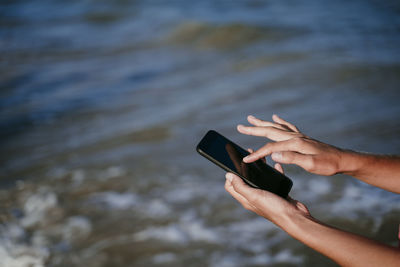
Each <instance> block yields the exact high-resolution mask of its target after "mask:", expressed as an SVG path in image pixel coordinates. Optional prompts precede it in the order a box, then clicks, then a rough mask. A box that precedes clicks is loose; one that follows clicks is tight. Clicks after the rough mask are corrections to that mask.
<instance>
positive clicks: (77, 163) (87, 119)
mask: <svg viewBox="0 0 400 267" xmlns="http://www.w3.org/2000/svg"><path fill="white" fill-rule="evenodd" d="M399 12H400V6H399V4H398V2H397V1H384V2H380V1H351V2H349V1H320V0H319V1H316V0H315V1H312V0H310V1H301V2H294V1H257V0H253V1H251V0H248V1H214V0H205V1H187V0H186V1H178V0H177V1H156V0H154V1H150V0H143V1H140V0H139V1H133V0H132V1H130V0H127V1H120V0H116V1H93V0H88V1H65V0H58V1H40V2H32V1H25V0H21V1H3V2H2V3H1V4H0V14H1V15H0V53H1V56H0V71H1V76H0V88H1V91H0V94H1V98H0V137H1V139H0V145H1V154H0V159H1V174H0V176H1V178H0V185H1V187H0V208H1V209H0V210H1V213H0V220H1V221H0V222H1V224H0V259H1V260H0V266H265V265H268V266H320V265H325V266H335V264H334V263H333V262H331V261H330V260H328V259H326V258H324V257H323V256H319V255H318V254H317V253H316V252H314V251H312V250H311V249H309V248H307V247H305V246H304V245H302V244H301V243H299V242H298V241H295V240H294V239H292V238H291V237H289V236H288V235H287V234H286V233H285V232H283V231H282V230H280V229H279V228H277V227H276V226H274V225H273V224H272V223H270V222H268V221H266V220H265V219H263V218H260V217H258V216H256V215H255V214H252V213H250V212H248V211H246V210H244V209H243V208H242V207H241V206H240V205H239V204H238V203H237V202H236V201H234V200H233V199H232V197H231V196H230V195H229V194H227V193H226V192H225V190H224V188H223V185H224V180H225V179H224V172H223V171H222V170H220V169H219V168H217V167H215V166H214V165H212V164H210V163H209V162H208V161H206V160H204V159H203V158H202V157H200V156H199V155H198V154H197V153H196V152H195V145H196V144H197V142H198V141H199V140H200V138H201V137H202V136H203V135H204V134H205V133H206V131H207V130H209V129H216V130H218V131H220V132H221V133H222V134H224V135H226V136H228V137H229V138H230V139H232V140H234V141H236V142H237V143H238V144H240V145H242V146H244V147H252V148H258V147H260V146H262V145H263V144H264V143H265V142H267V140H266V139H263V138H256V137H249V136H242V135H240V134H239V133H237V132H236V130H235V126H236V124H238V123H245V122H246V121H245V118H246V116H247V115H249V114H253V115H256V116H258V117H260V118H264V119H266V120H270V117H271V115H272V114H273V113H277V114H279V115H281V116H282V117H283V118H285V119H287V120H289V121H290V122H292V123H294V124H296V125H297V126H298V127H299V128H300V129H301V130H302V131H303V132H304V133H306V134H307V135H309V136H312V137H314V138H316V139H319V140H322V141H324V142H328V143H331V144H334V145H336V146H339V147H343V148H349V149H354V150H360V151H370V152H373V153H389V154H396V153H397V154H398V153H399V151H400V141H399V140H400V139H399V138H398V137H399V134H400V123H399V122H400V105H399V100H400V64H399V62H400V32H399V29H400V16H399ZM285 171H286V174H287V175H288V176H289V177H291V179H292V180H293V182H294V185H293V189H292V193H291V196H292V197H293V198H296V199H298V200H300V201H302V202H304V203H305V204H306V205H307V206H308V207H309V209H310V210H311V213H312V214H313V215H314V216H315V217H316V218H318V219H320V220H322V221H323V222H326V223H328V224H331V225H334V226H336V227H339V228H342V229H345V230H348V231H352V232H355V233H358V234H362V235H364V236H367V237H371V238H373V239H376V240H379V241H382V242H385V243H386V244H391V245H395V244H396V235H397V233H396V231H397V229H398V224H399V220H400V219H399V218H400V204H399V203H400V197H399V196H398V195H396V194H393V193H390V192H386V191H383V190H381V189H377V188H373V187H371V186H369V185H366V184H363V183H361V182H359V181H357V180H355V179H352V178H351V177H347V176H343V175H336V176H333V177H321V176H317V175H312V174H308V173H306V172H305V171H303V170H301V169H300V168H297V167H295V166H285Z"/></svg>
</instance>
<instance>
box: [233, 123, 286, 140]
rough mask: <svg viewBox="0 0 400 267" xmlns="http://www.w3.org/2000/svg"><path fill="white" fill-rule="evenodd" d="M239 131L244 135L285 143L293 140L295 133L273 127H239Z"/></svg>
mask: <svg viewBox="0 0 400 267" xmlns="http://www.w3.org/2000/svg"><path fill="white" fill-rule="evenodd" d="M237 130H238V131H239V132H240V133H242V134H247V135H253V136H261V137H267V138H268V139H271V140H273V141H283V140H288V139H290V138H293V133H292V132H288V131H285V130H282V129H278V128H275V127H272V126H265V127H261V126H254V127H253V126H244V125H238V126H237Z"/></svg>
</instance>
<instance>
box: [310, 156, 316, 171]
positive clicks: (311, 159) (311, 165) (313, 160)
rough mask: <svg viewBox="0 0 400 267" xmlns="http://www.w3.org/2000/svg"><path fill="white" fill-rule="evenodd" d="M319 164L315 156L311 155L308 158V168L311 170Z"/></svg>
mask: <svg viewBox="0 0 400 267" xmlns="http://www.w3.org/2000/svg"><path fill="white" fill-rule="evenodd" d="M316 167H317V164H316V160H315V158H314V157H310V158H309V160H308V169H309V171H311V172H313V171H315V170H316Z"/></svg>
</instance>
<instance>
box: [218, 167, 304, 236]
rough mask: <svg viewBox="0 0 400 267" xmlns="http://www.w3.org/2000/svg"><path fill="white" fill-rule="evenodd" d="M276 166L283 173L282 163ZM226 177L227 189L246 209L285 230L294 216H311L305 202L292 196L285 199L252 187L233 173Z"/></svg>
mask: <svg viewBox="0 0 400 267" xmlns="http://www.w3.org/2000/svg"><path fill="white" fill-rule="evenodd" d="M275 168H276V169H277V170H278V171H280V172H282V173H283V169H282V166H281V165H280V164H278V163H277V164H275ZM225 177H226V182H225V190H226V191H228V192H229V193H230V194H231V195H232V197H234V198H235V199H236V200H237V201H239V203H240V204H242V206H243V207H244V208H245V209H247V210H250V211H253V212H255V213H256V214H258V215H260V216H262V217H264V218H266V219H268V220H270V221H271V222H273V223H275V224H276V225H278V226H279V227H281V228H282V229H284V230H285V231H288V227H290V222H291V221H292V219H293V216H304V217H308V218H311V215H310V212H309V211H308V209H307V207H306V206H305V205H304V204H303V203H300V202H298V201H296V200H293V199H291V198H290V197H288V198H287V199H283V198H281V197H280V196H278V195H275V194H273V193H271V192H268V191H265V190H261V189H256V188H252V187H250V186H248V185H247V184H246V183H245V182H244V181H243V180H242V179H241V178H240V177H238V176H237V175H235V174H233V173H227V174H226V176H225Z"/></svg>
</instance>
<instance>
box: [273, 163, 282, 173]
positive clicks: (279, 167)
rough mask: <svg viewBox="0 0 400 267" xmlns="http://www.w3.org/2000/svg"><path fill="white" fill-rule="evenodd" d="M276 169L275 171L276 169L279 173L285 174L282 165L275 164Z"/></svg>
mask: <svg viewBox="0 0 400 267" xmlns="http://www.w3.org/2000/svg"><path fill="white" fill-rule="evenodd" d="M274 167H275V169H276V170H277V171H278V172H280V173H282V174H284V172H283V168H282V165H281V164H279V163H275V165H274Z"/></svg>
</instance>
